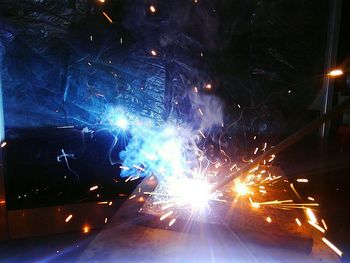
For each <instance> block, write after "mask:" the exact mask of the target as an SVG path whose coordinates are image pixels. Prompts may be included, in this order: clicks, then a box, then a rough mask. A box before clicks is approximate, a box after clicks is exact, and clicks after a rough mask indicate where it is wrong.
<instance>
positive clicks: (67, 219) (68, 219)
mask: <svg viewBox="0 0 350 263" xmlns="http://www.w3.org/2000/svg"><path fill="white" fill-rule="evenodd" d="M72 217H73V215H72V214H70V215H69V216H67V218H66V220H65V221H66V223H68V222H69V221H70V220H71V219H72Z"/></svg>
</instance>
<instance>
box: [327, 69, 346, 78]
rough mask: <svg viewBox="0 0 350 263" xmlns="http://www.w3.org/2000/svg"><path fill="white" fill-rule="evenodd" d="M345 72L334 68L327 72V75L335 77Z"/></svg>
mask: <svg viewBox="0 0 350 263" xmlns="http://www.w3.org/2000/svg"><path fill="white" fill-rule="evenodd" d="M343 74H344V72H343V71H342V70H341V69H334V70H332V71H330V72H329V73H328V74H327V76H329V77H333V78H334V77H339V76H341V75H343Z"/></svg>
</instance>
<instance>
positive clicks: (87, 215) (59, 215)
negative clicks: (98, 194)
mask: <svg viewBox="0 0 350 263" xmlns="http://www.w3.org/2000/svg"><path fill="white" fill-rule="evenodd" d="M120 204H121V202H118V203H115V202H114V204H113V205H112V206H109V205H108V204H106V205H99V204H97V203H85V204H73V205H64V206H53V207H44V208H35V209H21V210H15V211H8V228H9V235H10V238H13V239H14V238H24V237H29V236H42V235H49V234H57V233H64V232H71V231H82V232H89V231H90V230H91V229H96V228H101V227H102V226H103V225H104V224H105V218H109V217H110V216H111V215H112V214H113V213H114V212H115V211H116V209H117V208H118V207H119V205H120ZM69 215H72V218H71V220H69V222H66V221H65V220H66V218H67V217H68V216H69Z"/></svg>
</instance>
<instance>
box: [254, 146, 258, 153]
mask: <svg viewBox="0 0 350 263" xmlns="http://www.w3.org/2000/svg"><path fill="white" fill-rule="evenodd" d="M258 150H259V147H256V148H255V151H254V155H255V154H256V153H257V152H258Z"/></svg>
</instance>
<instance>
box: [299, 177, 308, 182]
mask: <svg viewBox="0 0 350 263" xmlns="http://www.w3.org/2000/svg"><path fill="white" fill-rule="evenodd" d="M297 182H298V183H308V182H309V180H308V179H305V178H300V179H297Z"/></svg>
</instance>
